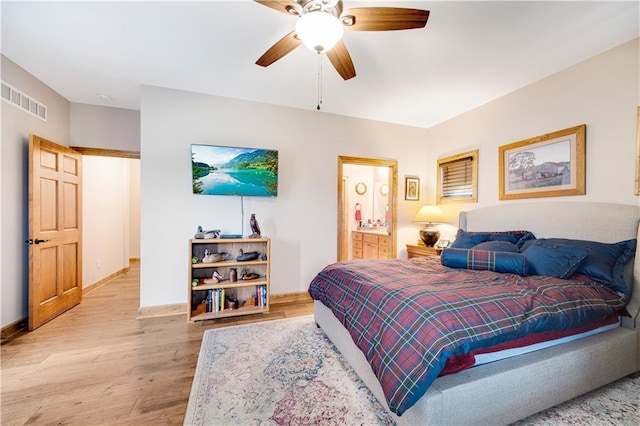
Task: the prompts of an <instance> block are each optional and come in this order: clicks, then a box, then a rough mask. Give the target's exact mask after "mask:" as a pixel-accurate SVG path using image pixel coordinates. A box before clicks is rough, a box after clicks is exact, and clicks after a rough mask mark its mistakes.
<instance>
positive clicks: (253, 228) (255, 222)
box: [249, 213, 261, 238]
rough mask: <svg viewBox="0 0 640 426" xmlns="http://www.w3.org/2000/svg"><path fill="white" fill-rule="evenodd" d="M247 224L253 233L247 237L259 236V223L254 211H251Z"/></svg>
mask: <svg viewBox="0 0 640 426" xmlns="http://www.w3.org/2000/svg"><path fill="white" fill-rule="evenodd" d="M249 225H250V226H251V232H253V234H251V235H249V238H260V237H261V234H260V225H258V219H256V215H255V213H251V219H250V220H249Z"/></svg>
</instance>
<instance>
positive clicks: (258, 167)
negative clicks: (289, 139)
mask: <svg viewBox="0 0 640 426" xmlns="http://www.w3.org/2000/svg"><path fill="white" fill-rule="evenodd" d="M191 169H192V178H193V179H192V180H193V193H194V194H203V195H238V196H256V197H275V196H277V195H278V151H275V150H270V149H258V148H239V147H230V146H214V145H196V144H193V145H191Z"/></svg>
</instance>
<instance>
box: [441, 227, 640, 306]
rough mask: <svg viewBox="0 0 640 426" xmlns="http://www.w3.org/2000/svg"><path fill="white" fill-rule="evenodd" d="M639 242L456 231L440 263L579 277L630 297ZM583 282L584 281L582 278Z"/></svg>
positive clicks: (502, 270) (526, 273)
mask: <svg viewBox="0 0 640 426" xmlns="http://www.w3.org/2000/svg"><path fill="white" fill-rule="evenodd" d="M636 245H637V242H636V240H635V239H633V240H627V241H620V242H618V243H613V244H606V243H599V242H596V241H585V240H572V239H568V238H541V239H536V237H535V235H533V234H532V233H531V232H529V231H508V232H466V231H463V230H462V229H459V230H458V233H457V234H456V240H455V241H454V242H453V244H452V245H451V248H448V249H445V250H444V251H443V252H442V256H441V262H442V264H443V265H445V266H449V267H451V268H466V269H476V270H478V269H481V270H491V271H496V272H506V273H513V274H518V275H522V276H526V275H544V276H551V277H556V278H562V279H569V278H571V277H573V276H574V274H581V275H583V276H585V277H587V278H588V279H590V280H593V281H594V282H598V283H601V284H603V285H606V286H608V287H610V288H611V289H613V290H615V291H616V292H618V294H620V295H621V296H624V297H625V298H626V299H628V298H629V297H630V296H631V292H630V288H629V287H628V285H627V283H626V282H625V280H624V267H625V265H626V264H627V262H629V261H630V260H631V259H632V258H633V256H634V255H635V251H636ZM581 279H582V277H581Z"/></svg>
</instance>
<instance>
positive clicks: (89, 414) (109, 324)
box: [0, 264, 313, 426]
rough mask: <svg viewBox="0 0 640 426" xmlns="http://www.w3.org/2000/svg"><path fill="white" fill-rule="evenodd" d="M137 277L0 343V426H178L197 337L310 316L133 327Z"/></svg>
mask: <svg viewBox="0 0 640 426" xmlns="http://www.w3.org/2000/svg"><path fill="white" fill-rule="evenodd" d="M139 288H140V270H139V265H138V264H132V269H131V272H129V273H127V274H125V275H123V276H120V277H118V278H116V279H115V280H114V281H111V282H110V283H108V284H107V285H105V286H104V287H101V288H99V289H97V290H95V291H93V292H91V293H89V294H88V295H85V296H84V298H83V302H82V304H80V305H79V306H76V307H75V308H73V309H71V310H70V311H69V312H67V313H65V314H63V315H62V316H60V317H58V318H56V319H54V320H53V321H51V322H49V323H48V324H45V325H44V326H42V327H41V328H39V329H37V330H35V331H33V332H31V333H26V334H24V335H22V336H20V337H18V338H16V339H14V340H12V341H10V342H9V343H6V344H4V345H2V359H1V361H2V370H1V379H2V385H1V386H2V391H1V396H2V401H1V409H2V410H1V413H0V423H1V424H2V425H26V424H29V425H44V424H47V425H83V426H84V425H131V424H136V425H142V424H148V425H151V424H153V425H161V424H180V425H181V424H182V421H183V417H184V413H185V410H186V407H187V400H188V398H189V392H190V390H191V381H192V379H193V374H194V371H195V366H196V361H197V358H198V352H199V350H200V343H201V339H202V334H203V332H204V331H205V330H206V329H208V328H217V327H224V326H228V325H235V324H240V323H247V322H254V321H267V320H272V319H279V318H285V317H294V316H299V315H308V314H311V313H312V312H313V305H312V304H311V303H303V304H298V305H286V306H276V305H274V306H272V307H271V308H270V310H271V312H270V313H268V314H258V315H251V316H246V317H236V318H228V319H222V320H218V321H217V322H216V321H208V322H207V323H203V322H200V323H187V321H186V315H176V316H168V317H162V318H149V319H143V320H136V313H137V309H138V306H139Z"/></svg>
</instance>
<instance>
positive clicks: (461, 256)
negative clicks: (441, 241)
mask: <svg viewBox="0 0 640 426" xmlns="http://www.w3.org/2000/svg"><path fill="white" fill-rule="evenodd" d="M440 262H441V263H442V264H443V265H444V266H448V267H449V268H458V269H474V270H482V271H486V270H488V271H495V272H506V273H510V274H518V275H522V276H524V275H526V271H527V269H526V268H527V262H526V257H525V256H524V255H523V254H522V253H509V252H505V251H488V250H467V249H460V248H447V249H444V250H443V251H442V254H441V255H440Z"/></svg>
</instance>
